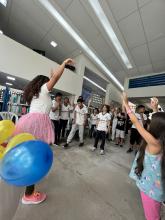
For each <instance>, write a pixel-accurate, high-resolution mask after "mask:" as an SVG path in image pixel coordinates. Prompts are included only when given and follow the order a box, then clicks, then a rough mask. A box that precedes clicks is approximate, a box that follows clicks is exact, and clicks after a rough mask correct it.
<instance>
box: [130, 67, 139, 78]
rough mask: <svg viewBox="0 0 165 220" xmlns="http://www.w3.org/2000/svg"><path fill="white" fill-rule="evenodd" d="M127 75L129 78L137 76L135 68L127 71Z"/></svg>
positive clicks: (137, 72)
mask: <svg viewBox="0 0 165 220" xmlns="http://www.w3.org/2000/svg"><path fill="white" fill-rule="evenodd" d="M127 74H128V76H129V77H131V76H137V75H139V71H138V69H137V68H133V69H129V70H127Z"/></svg>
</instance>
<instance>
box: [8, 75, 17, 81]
mask: <svg viewBox="0 0 165 220" xmlns="http://www.w3.org/2000/svg"><path fill="white" fill-rule="evenodd" d="M6 78H7V79H9V80H12V81H15V78H14V77H11V76H7V77H6Z"/></svg>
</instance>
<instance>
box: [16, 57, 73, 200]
mask: <svg viewBox="0 0 165 220" xmlns="http://www.w3.org/2000/svg"><path fill="white" fill-rule="evenodd" d="M72 63H73V60H72V59H66V60H65V61H64V62H63V63H62V64H61V65H60V66H59V67H58V68H57V69H56V70H55V71H52V73H51V78H50V79H49V78H48V77H47V76H43V75H38V76H36V77H35V78H34V79H33V80H32V81H31V82H30V83H29V84H28V85H27V86H26V88H25V90H24V99H25V101H26V102H27V103H28V104H29V105H30V112H29V113H28V114H26V115H24V116H22V117H21V118H20V120H19V121H18V123H17V124H16V131H15V134H19V133H24V132H27V133H30V134H32V135H33V136H34V137H35V138H36V139H39V140H43V141H45V142H47V143H48V144H51V143H54V131H53V128H52V124H51V120H50V118H49V113H50V110H51V108H52V100H51V97H50V94H49V92H50V91H51V90H52V89H53V87H54V85H55V84H56V83H57V81H58V80H59V79H60V77H61V76H62V74H63V72H64V69H65V65H68V64H72ZM44 128H45V129H44ZM45 199H46V194H45V193H40V192H35V191H34V185H32V186H28V187H27V188H26V191H25V194H24V196H23V198H22V203H23V204H39V203H41V202H43V201H44V200H45Z"/></svg>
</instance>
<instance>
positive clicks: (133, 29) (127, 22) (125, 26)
mask: <svg viewBox="0 0 165 220" xmlns="http://www.w3.org/2000/svg"><path fill="white" fill-rule="evenodd" d="M119 28H120V30H121V32H122V33H123V36H124V38H125V40H126V42H127V45H128V47H129V48H133V47H137V46H139V45H141V44H144V43H145V42H146V40H145V35H144V31H143V27H142V23H141V19H140V15H139V13H138V12H135V13H133V14H131V15H130V16H128V17H127V18H125V19H123V20H122V21H120V22H119Z"/></svg>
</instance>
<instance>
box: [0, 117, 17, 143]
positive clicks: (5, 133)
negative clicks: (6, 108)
mask: <svg viewBox="0 0 165 220" xmlns="http://www.w3.org/2000/svg"><path fill="white" fill-rule="evenodd" d="M14 129H15V125H14V123H13V122H12V121H11V120H2V121H0V144H2V143H3V142H4V141H6V140H7V139H8V138H9V137H10V136H11V135H12V134H13V132H14Z"/></svg>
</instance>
